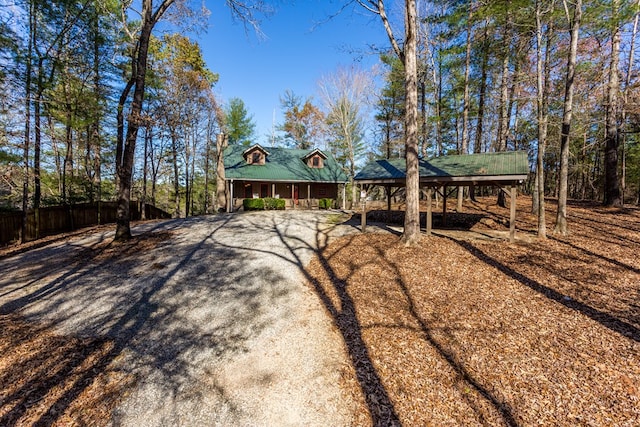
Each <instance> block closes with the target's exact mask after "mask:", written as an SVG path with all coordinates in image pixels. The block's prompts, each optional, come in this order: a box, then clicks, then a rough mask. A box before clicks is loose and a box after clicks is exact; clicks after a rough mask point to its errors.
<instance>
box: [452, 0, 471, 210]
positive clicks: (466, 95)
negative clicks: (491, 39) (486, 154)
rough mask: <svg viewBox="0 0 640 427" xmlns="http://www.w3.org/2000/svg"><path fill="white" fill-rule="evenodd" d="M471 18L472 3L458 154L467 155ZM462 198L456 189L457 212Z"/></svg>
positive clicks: (461, 193)
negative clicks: (460, 139)
mask: <svg viewBox="0 0 640 427" xmlns="http://www.w3.org/2000/svg"><path fill="white" fill-rule="evenodd" d="M472 18H473V2H469V13H468V15H467V44H466V52H465V61H464V94H463V96H462V141H461V146H460V154H467V152H468V150H469V104H470V97H469V74H470V70H471V27H472V23H471V21H472ZM463 196H464V188H463V187H458V205H457V208H456V209H457V211H458V212H461V211H462V199H463Z"/></svg>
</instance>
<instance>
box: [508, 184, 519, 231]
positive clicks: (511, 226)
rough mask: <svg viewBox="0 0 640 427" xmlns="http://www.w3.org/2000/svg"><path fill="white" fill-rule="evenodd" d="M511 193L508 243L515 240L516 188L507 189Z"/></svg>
mask: <svg viewBox="0 0 640 427" xmlns="http://www.w3.org/2000/svg"><path fill="white" fill-rule="evenodd" d="M509 190H510V193H511V211H510V213H509V242H511V243H513V242H515V240H516V192H517V189H516V186H515V185H511V188H509Z"/></svg>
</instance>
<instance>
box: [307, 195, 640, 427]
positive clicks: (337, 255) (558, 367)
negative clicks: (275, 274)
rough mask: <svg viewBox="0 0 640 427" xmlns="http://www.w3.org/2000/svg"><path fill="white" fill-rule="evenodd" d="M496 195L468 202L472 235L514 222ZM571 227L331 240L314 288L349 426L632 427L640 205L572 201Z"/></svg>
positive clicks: (639, 375)
mask: <svg viewBox="0 0 640 427" xmlns="http://www.w3.org/2000/svg"><path fill="white" fill-rule="evenodd" d="M492 203H493V201H492V200H490V199H481V200H480V202H479V203H472V204H469V205H466V207H465V213H466V214H468V215H470V217H473V218H476V219H474V221H472V222H471V223H470V224H469V226H470V228H471V230H472V231H473V230H475V231H482V230H486V229H488V228H492V229H494V230H506V229H508V228H506V227H507V224H508V221H507V220H506V219H508V215H509V212H508V209H503V208H499V207H497V206H496V205H494V204H492ZM530 203H531V201H530V199H527V198H520V200H519V204H518V224H517V225H518V229H519V230H520V231H519V233H523V232H525V233H526V232H532V231H534V230H536V222H535V221H536V219H535V217H534V216H533V215H531V214H528V213H527V212H528V211H529V210H530ZM549 207H550V208H551V207H553V206H549ZM554 214H555V212H554V211H552V210H549V211H548V213H547V218H548V222H550V221H549V219H550V218H553V217H552V215H554ZM450 217H451V218H453V217H455V214H452V215H451V216H450ZM478 217H480V218H479V219H478ZM569 227H570V234H569V235H568V236H560V235H555V234H552V233H549V238H548V239H547V240H537V239H527V240H525V239H523V240H520V241H519V242H517V243H514V244H509V243H508V242H506V241H504V240H496V239H492V240H487V239H474V238H470V237H469V236H468V235H467V234H465V233H461V237H441V236H432V237H429V238H427V237H425V238H423V239H422V242H421V243H420V245H418V246H414V247H407V246H405V245H403V244H402V243H401V242H400V241H399V237H398V236H395V235H391V234H374V233H371V234H362V235H356V236H347V237H343V238H340V239H338V240H336V241H333V242H332V243H331V244H330V245H329V246H328V247H327V248H325V249H324V250H323V251H322V252H321V253H320V254H319V256H318V258H317V259H316V260H314V261H313V262H312V263H311V265H310V267H309V272H310V275H311V277H312V279H311V280H310V284H311V287H312V289H314V291H315V292H316V294H317V295H318V296H319V297H320V300H321V301H322V303H323V304H324V306H325V308H326V309H327V312H328V313H329V315H330V316H331V317H332V318H333V321H334V324H335V325H336V327H337V329H338V330H339V331H340V333H341V334H342V337H343V340H344V342H345V348H346V350H347V352H348V354H349V356H350V362H351V363H350V364H349V365H347V366H345V368H344V372H343V379H344V384H343V385H344V387H345V388H346V389H347V390H348V391H349V393H350V394H351V395H352V396H353V397H354V400H355V401H356V402H357V406H356V408H355V412H356V418H355V419H354V425H380V426H382V425H406V426H413V425H434V426H442V425H465V426H468V425H555V426H574V425H584V426H604V425H607V426H608V425H611V426H614V425H615V426H636V425H640V258H638V255H637V252H638V249H639V248H640V210H638V209H630V208H628V209H606V208H602V207H599V206H597V205H595V204H589V203H575V204H572V206H571V207H570V209H569ZM528 242H529V243H528Z"/></svg>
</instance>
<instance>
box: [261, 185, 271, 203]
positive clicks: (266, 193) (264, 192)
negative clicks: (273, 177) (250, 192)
mask: <svg viewBox="0 0 640 427" xmlns="http://www.w3.org/2000/svg"><path fill="white" fill-rule="evenodd" d="M260 197H262V198H263V199H264V198H265V197H269V184H260Z"/></svg>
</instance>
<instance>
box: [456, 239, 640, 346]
mask: <svg viewBox="0 0 640 427" xmlns="http://www.w3.org/2000/svg"><path fill="white" fill-rule="evenodd" d="M450 239H451V240H453V241H454V242H456V243H457V244H458V245H460V246H461V247H463V248H464V249H466V250H467V251H468V252H469V253H470V254H472V255H473V256H475V257H476V258H478V259H479V260H480V261H482V262H484V263H486V264H488V265H490V266H492V267H494V268H496V269H497V270H498V271H500V272H502V273H504V274H505V275H506V276H508V277H510V278H512V279H515V280H517V281H518V282H519V283H521V284H523V285H525V286H527V287H528V288H530V289H532V290H534V291H536V292H538V293H540V294H542V295H544V296H545V297H547V298H549V299H551V300H553V301H555V302H557V303H560V304H562V305H563V306H565V307H567V308H570V309H572V310H575V311H578V312H580V313H582V314H583V315H585V316H587V317H589V318H591V319H593V320H595V321H596V322H598V323H600V324H601V325H603V326H605V327H607V328H609V329H611V330H612V331H614V332H617V333H619V334H621V335H623V336H625V337H628V338H631V339H633V340H635V341H639V342H640V329H638V328H637V327H636V326H634V325H632V324H631V323H629V322H627V321H625V320H622V319H619V318H618V317H616V316H614V315H612V314H611V313H610V312H608V311H603V310H599V309H597V308H594V307H592V306H591V305H589V304H587V303H584V302H581V301H578V300H576V299H573V298H571V297H569V296H568V295H565V294H563V293H561V292H558V291H557V290H556V289H553V288H552V287H549V286H546V285H544V284H542V283H540V282H538V281H537V280H534V279H531V278H530V277H528V276H526V275H525V274H522V273H520V272H518V271H517V270H516V269H515V268H512V267H510V266H508V265H506V264H504V263H503V262H500V261H499V260H497V259H495V258H493V257H492V256H490V255H488V254H486V253H485V252H483V251H482V250H481V249H480V248H478V247H476V246H475V245H473V244H472V243H470V242H468V241H462V240H456V239H452V238H450ZM634 270H635V269H634Z"/></svg>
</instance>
